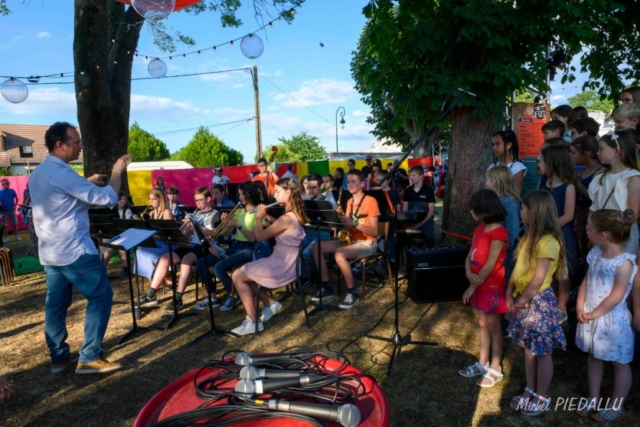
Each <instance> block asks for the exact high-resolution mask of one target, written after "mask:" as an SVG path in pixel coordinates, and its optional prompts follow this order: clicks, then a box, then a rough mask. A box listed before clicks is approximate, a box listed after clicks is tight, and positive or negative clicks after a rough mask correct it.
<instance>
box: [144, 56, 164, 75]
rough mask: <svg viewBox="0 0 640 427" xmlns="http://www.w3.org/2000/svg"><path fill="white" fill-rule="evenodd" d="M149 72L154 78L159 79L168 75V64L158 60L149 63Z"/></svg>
mask: <svg viewBox="0 0 640 427" xmlns="http://www.w3.org/2000/svg"><path fill="white" fill-rule="evenodd" d="M147 70H148V71H149V74H151V76H152V77H155V78H157V79H159V78H162V77H164V76H166V75H167V64H165V63H164V61H163V60H162V59H160V58H156V59H154V60H152V61H151V62H149V66H148V67H147Z"/></svg>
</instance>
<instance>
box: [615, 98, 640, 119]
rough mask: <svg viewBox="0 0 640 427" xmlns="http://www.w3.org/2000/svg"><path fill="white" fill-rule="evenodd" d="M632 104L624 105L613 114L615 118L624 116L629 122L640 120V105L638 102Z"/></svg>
mask: <svg viewBox="0 0 640 427" xmlns="http://www.w3.org/2000/svg"><path fill="white" fill-rule="evenodd" d="M634 101H635V102H632V103H631V104H622V105H621V106H619V107H618V108H617V109H616V111H614V112H613V117H615V116H622V117H624V118H625V119H627V120H633V119H640V105H638V104H637V100H635V99H634Z"/></svg>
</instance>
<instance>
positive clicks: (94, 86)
mask: <svg viewBox="0 0 640 427" xmlns="http://www.w3.org/2000/svg"><path fill="white" fill-rule="evenodd" d="M124 8H125V6H124V5H123V4H121V3H117V2H116V1H115V0H109V1H104V0H103V1H96V0H75V22H74V27H75V28H74V41H73V58H74V65H75V88H76V102H77V106H78V122H79V125H80V132H81V134H82V143H83V145H84V173H85V176H91V175H92V174H94V173H104V174H110V173H111V167H112V166H113V164H114V163H115V161H116V160H117V158H118V157H120V156H122V155H123V154H125V153H126V152H127V143H128V138H129V109H130V100H131V68H132V65H133V59H134V53H135V50H136V47H137V45H138V39H139V36H140V28H141V27H142V17H141V16H140V15H138V13H137V12H135V10H134V9H133V8H132V7H129V8H128V9H127V11H126V12H125V11H124ZM112 39H115V40H116V42H115V43H113V42H112ZM122 189H123V190H124V191H126V190H127V180H126V174H125V176H123V184H122Z"/></svg>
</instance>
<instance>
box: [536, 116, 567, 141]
mask: <svg viewBox="0 0 640 427" xmlns="http://www.w3.org/2000/svg"><path fill="white" fill-rule="evenodd" d="M541 130H542V132H544V131H545V130H550V131H552V132H553V131H555V130H559V131H560V137H562V136H563V135H564V134H565V133H566V131H567V128H566V126H565V125H564V123H562V122H561V121H560V120H550V121H548V122H547V123H545V124H543V125H542V129H541Z"/></svg>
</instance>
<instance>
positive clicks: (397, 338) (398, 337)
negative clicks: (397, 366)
mask: <svg viewBox="0 0 640 427" xmlns="http://www.w3.org/2000/svg"><path fill="white" fill-rule="evenodd" d="M464 95H465V93H463V92H460V94H459V95H458V97H457V98H456V99H455V100H454V101H453V102H452V103H451V105H449V107H448V108H447V109H446V110H445V111H443V112H442V113H441V114H440V116H439V117H438V118H437V119H436V121H435V122H434V123H433V125H432V126H431V127H430V128H429V129H428V130H427V131H426V132H425V133H424V134H423V135H422V136H421V137H420V138H418V139H417V140H416V142H415V143H414V144H413V147H411V148H410V149H409V151H407V152H406V153H405V154H404V155H403V156H402V158H401V159H400V160H399V161H398V162H397V163H396V164H394V165H393V167H392V168H391V169H390V170H389V171H388V172H387V174H386V175H385V176H384V178H382V180H381V181H380V182H379V184H378V185H382V184H383V183H384V182H385V181H387V180H388V179H390V178H391V177H392V176H393V175H394V174H395V173H396V172H397V171H398V169H399V168H400V165H401V164H402V162H404V161H405V160H406V159H407V157H409V155H410V154H411V153H412V152H413V150H415V149H416V147H417V146H418V145H419V144H420V143H422V141H423V140H424V139H425V138H426V137H427V136H428V135H429V134H430V133H431V132H433V130H434V129H435V128H436V126H437V125H438V124H439V123H440V122H441V121H442V119H443V118H444V117H445V116H446V115H447V114H449V112H450V111H451V110H452V109H453V107H455V106H456V104H457V103H458V102H459V101H460V100H461V99H462V97H463V96H464ZM397 230H398V210H397V209H396V210H395V213H394V215H393V238H394V239H395V251H394V252H395V254H394V255H395V262H394V263H393V264H394V271H393V273H394V279H393V280H394V298H395V300H394V320H393V333H392V336H391V338H385V337H379V336H375V335H368V334H367V335H366V337H367V338H371V339H374V340H378V341H384V342H390V343H392V344H393V351H392V352H391V360H390V361H389V367H388V368H387V375H390V374H391V368H392V367H393V361H394V359H395V357H396V355H398V354H400V351H401V348H402V346H405V345H409V344H412V345H430V346H441V345H444V343H443V342H432V341H412V340H411V334H410V333H409V334H407V335H406V336H404V338H403V337H402V334H401V333H400V326H399V324H398V323H399V313H398V311H399V297H398V289H399V285H398V274H399V270H400V265H399V264H400V259H399V253H398V247H399V246H400V245H399V244H398V232H397Z"/></svg>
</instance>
